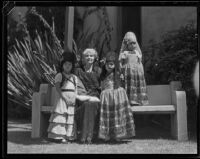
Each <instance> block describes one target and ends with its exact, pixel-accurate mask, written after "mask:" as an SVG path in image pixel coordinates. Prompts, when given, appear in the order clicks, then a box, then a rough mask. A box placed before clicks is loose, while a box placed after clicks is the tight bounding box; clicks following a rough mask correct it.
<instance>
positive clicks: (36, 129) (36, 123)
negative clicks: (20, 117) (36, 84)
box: [31, 93, 41, 138]
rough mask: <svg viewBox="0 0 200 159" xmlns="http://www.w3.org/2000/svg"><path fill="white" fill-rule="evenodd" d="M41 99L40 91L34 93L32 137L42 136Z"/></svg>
mask: <svg viewBox="0 0 200 159" xmlns="http://www.w3.org/2000/svg"><path fill="white" fill-rule="evenodd" d="M40 119H41V112H40V101H39V93H34V94H33V97H32V132H31V137H32V138H39V137H40Z"/></svg>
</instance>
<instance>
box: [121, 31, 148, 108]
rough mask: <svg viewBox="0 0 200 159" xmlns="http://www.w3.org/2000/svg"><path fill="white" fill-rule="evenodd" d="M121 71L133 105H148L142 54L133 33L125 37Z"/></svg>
mask: <svg viewBox="0 0 200 159" xmlns="http://www.w3.org/2000/svg"><path fill="white" fill-rule="evenodd" d="M119 62H120V69H121V71H122V73H123V80H124V82H123V83H124V84H123V87H124V88H125V90H126V93H127V96H128V98H129V102H130V104H131V105H146V104H148V97H147V88H146V82H145V77H144V69H143V65H142V52H141V50H140V47H139V45H138V42H137V39H136V36H135V34H134V33H133V32H127V33H126V34H125V36H124V39H123V42H122V46H121V50H120V55H119Z"/></svg>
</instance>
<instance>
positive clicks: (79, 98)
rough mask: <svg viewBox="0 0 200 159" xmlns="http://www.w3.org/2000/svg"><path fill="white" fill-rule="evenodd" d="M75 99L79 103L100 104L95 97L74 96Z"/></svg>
mask: <svg viewBox="0 0 200 159" xmlns="http://www.w3.org/2000/svg"><path fill="white" fill-rule="evenodd" d="M76 98H77V99H78V100H80V101H89V102H100V100H99V98H97V97H95V96H87V95H76Z"/></svg>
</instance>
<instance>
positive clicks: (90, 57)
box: [83, 52, 95, 65]
mask: <svg viewBox="0 0 200 159" xmlns="http://www.w3.org/2000/svg"><path fill="white" fill-rule="evenodd" d="M83 58H84V62H85V64H86V65H87V64H93V63H94V60H95V55H94V54H93V53H91V52H88V53H87V54H85V55H84V56H83Z"/></svg>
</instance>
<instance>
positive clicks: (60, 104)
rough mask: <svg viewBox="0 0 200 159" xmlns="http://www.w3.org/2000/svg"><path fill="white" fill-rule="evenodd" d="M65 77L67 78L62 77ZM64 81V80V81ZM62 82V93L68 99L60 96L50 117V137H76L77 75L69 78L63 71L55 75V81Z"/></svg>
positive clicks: (69, 138)
mask: <svg viewBox="0 0 200 159" xmlns="http://www.w3.org/2000/svg"><path fill="white" fill-rule="evenodd" d="M62 78H65V79H62ZM62 81H63V82H62ZM57 82H61V84H62V86H61V91H62V95H63V96H64V98H65V99H66V101H67V102H66V101H65V100H63V99H62V98H58V100H57V101H56V104H55V106H54V109H53V111H52V114H51V116H50V119H49V123H50V124H49V127H48V137H49V138H53V139H63V138H64V139H68V140H75V139H76V123H75V118H74V115H75V101H76V90H77V89H76V86H77V77H76V76H75V75H72V76H71V77H70V78H69V79H68V78H66V77H65V76H64V75H63V74H62V73H58V74H57V75H56V77H55V83H57Z"/></svg>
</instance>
